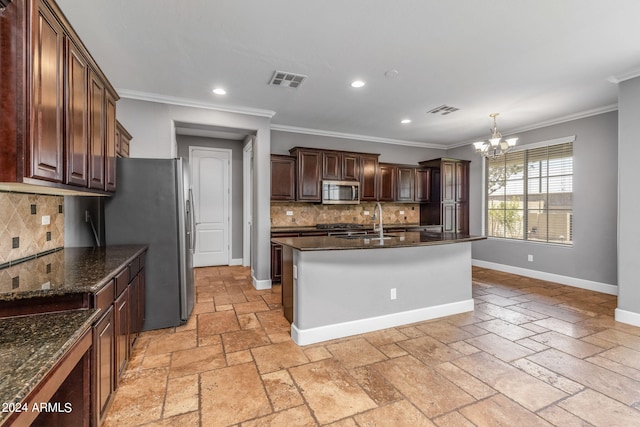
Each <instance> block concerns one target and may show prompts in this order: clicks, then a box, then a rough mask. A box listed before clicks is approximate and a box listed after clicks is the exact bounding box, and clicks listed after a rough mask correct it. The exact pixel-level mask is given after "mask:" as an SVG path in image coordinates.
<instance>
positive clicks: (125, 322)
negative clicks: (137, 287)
mask: <svg viewBox="0 0 640 427" xmlns="http://www.w3.org/2000/svg"><path fill="white" fill-rule="evenodd" d="M129 302H130V299H129V288H126V289H125V290H124V291H123V292H122V293H121V294H120V296H118V297H117V298H116V300H115V301H114V303H113V310H114V313H115V319H114V325H115V331H116V350H115V352H116V363H115V364H116V371H115V373H116V375H115V383H116V387H117V385H118V383H119V379H120V377H121V376H122V374H123V373H124V368H126V367H127V362H128V361H129V346H130V341H129V331H130V318H129V317H130V314H131V307H130V304H129Z"/></svg>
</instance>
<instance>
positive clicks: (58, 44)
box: [29, 1, 64, 182]
mask: <svg viewBox="0 0 640 427" xmlns="http://www.w3.org/2000/svg"><path fill="white" fill-rule="evenodd" d="M33 13H34V15H35V16H34V20H33V30H32V43H33V56H32V58H31V59H32V79H33V80H32V82H33V83H32V87H31V92H32V93H31V144H30V154H31V162H30V168H31V170H30V173H29V176H30V177H33V178H40V179H45V180H48V181H55V182H62V181H63V178H64V176H63V149H64V146H63V137H64V135H63V133H64V128H63V112H64V103H63V97H64V93H63V88H64V75H63V66H64V62H63V50H64V32H63V30H62V27H61V26H60V24H59V23H58V21H57V20H56V19H55V18H54V17H53V15H52V14H51V12H50V11H49V9H48V8H47V6H46V5H45V4H43V3H42V2H40V1H37V2H36V7H35V8H34V11H33Z"/></svg>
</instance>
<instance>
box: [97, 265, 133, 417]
mask: <svg viewBox="0 0 640 427" xmlns="http://www.w3.org/2000/svg"><path fill="white" fill-rule="evenodd" d="M144 257H145V253H142V254H141V255H139V256H138V257H136V258H134V259H133V260H132V261H131V262H130V263H129V264H128V265H127V266H126V267H125V268H123V269H122V270H120V271H118V272H117V273H116V274H115V276H114V280H112V281H111V282H110V283H109V284H107V285H106V286H104V287H103V288H102V289H101V290H100V291H99V292H97V293H96V294H95V295H93V307H95V308H99V309H101V310H103V311H104V314H103V315H102V317H100V319H99V320H98V321H97V322H96V323H95V324H94V326H93V360H92V363H93V367H92V373H91V382H92V395H93V399H92V425H94V426H99V425H100V424H101V423H102V420H103V418H104V415H105V412H106V410H107V409H108V408H109V404H110V403H111V398H112V395H113V392H114V391H115V390H116V389H117V388H118V384H119V382H120V378H121V376H122V374H123V373H124V370H125V369H126V367H127V363H128V362H129V358H130V356H131V349H132V347H133V344H134V343H135V340H136V338H137V337H138V334H139V333H140V331H141V330H142V325H143V323H144V318H145V298H144V292H145V271H144Z"/></svg>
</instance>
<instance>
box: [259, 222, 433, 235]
mask: <svg viewBox="0 0 640 427" xmlns="http://www.w3.org/2000/svg"><path fill="white" fill-rule="evenodd" d="M425 227H440V226H439V225H420V224H385V225H384V228H389V229H393V228H406V229H410V228H417V229H420V228H425ZM353 230H354V231H362V230H366V231H371V230H373V222H372V223H371V224H368V225H365V226H364V227H357V228H354V229H353ZM305 231H327V232H330V233H333V232H341V231H344V232H346V231H350V229H345V228H323V229H320V228H317V227H316V226H314V225H313V226H305V227H300V226H291V227H271V232H272V233H296V232H297V233H303V232H305Z"/></svg>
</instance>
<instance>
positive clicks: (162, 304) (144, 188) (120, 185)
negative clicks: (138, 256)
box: [105, 158, 195, 330]
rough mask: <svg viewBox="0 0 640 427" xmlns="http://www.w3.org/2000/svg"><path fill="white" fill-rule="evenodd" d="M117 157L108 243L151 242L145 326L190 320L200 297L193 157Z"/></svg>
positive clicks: (108, 216) (107, 212)
mask: <svg viewBox="0 0 640 427" xmlns="http://www.w3.org/2000/svg"><path fill="white" fill-rule="evenodd" d="M117 162H118V163H117V175H116V183H117V190H116V193H115V194H114V195H113V196H112V197H110V198H108V200H106V201H105V240H106V244H107V245H120V244H146V245H148V246H149V250H148V252H147V257H146V263H145V271H146V292H145V297H146V320H145V324H144V327H143V329H144V330H150V329H160V328H168V327H172V326H177V325H180V324H182V323H185V322H186V321H187V320H188V319H189V315H190V314H191V312H192V311H193V305H194V299H195V296H194V284H193V248H194V247H195V241H194V239H195V233H194V227H195V224H194V221H193V212H192V209H191V207H192V203H191V200H192V193H191V189H190V185H189V167H188V163H187V161H186V160H185V159H138V158H126V159H118V161H117Z"/></svg>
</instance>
